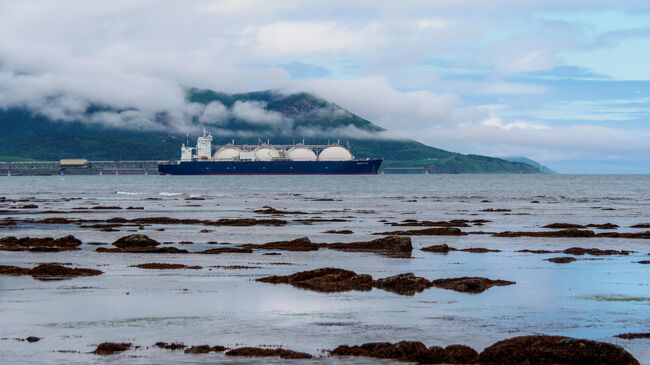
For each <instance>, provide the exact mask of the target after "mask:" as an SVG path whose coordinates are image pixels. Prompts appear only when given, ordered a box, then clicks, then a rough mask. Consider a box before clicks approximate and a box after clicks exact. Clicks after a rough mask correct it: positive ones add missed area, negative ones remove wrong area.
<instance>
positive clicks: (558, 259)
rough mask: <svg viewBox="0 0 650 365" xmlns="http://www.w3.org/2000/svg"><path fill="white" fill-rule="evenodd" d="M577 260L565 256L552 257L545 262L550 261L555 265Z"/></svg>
mask: <svg viewBox="0 0 650 365" xmlns="http://www.w3.org/2000/svg"><path fill="white" fill-rule="evenodd" d="M576 260H577V259H576V258H575V257H570V256H565V257H552V258H550V259H546V261H550V262H553V263H556V264H568V263H571V262H574V261H576Z"/></svg>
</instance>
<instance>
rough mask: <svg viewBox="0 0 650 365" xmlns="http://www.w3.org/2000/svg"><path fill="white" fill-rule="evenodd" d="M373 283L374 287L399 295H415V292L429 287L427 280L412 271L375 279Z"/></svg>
mask: <svg viewBox="0 0 650 365" xmlns="http://www.w3.org/2000/svg"><path fill="white" fill-rule="evenodd" d="M373 285H374V286H375V287H376V288H379V289H383V290H386V291H390V292H393V293H396V294H400V295H415V293H419V292H422V291H423V290H424V289H427V288H430V287H431V283H430V282H429V280H427V279H425V278H422V277H419V276H415V274H413V273H406V274H398V275H393V276H389V277H387V278H382V279H377V280H375V281H374V283H373Z"/></svg>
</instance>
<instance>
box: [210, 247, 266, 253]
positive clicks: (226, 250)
mask: <svg viewBox="0 0 650 365" xmlns="http://www.w3.org/2000/svg"><path fill="white" fill-rule="evenodd" d="M199 253H203V254H209V255H219V254H223V253H253V250H251V249H250V248H237V247H219V248H211V249H209V250H205V251H201V252H199Z"/></svg>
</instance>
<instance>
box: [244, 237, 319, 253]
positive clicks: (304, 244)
mask: <svg viewBox="0 0 650 365" xmlns="http://www.w3.org/2000/svg"><path fill="white" fill-rule="evenodd" d="M241 247H242V248H249V249H258V250H285V251H317V250H318V248H319V245H318V244H316V243H313V242H311V241H310V240H309V238H307V237H300V238H296V239H295V240H291V241H277V242H268V243H263V244H260V245H256V244H246V245H242V246H241Z"/></svg>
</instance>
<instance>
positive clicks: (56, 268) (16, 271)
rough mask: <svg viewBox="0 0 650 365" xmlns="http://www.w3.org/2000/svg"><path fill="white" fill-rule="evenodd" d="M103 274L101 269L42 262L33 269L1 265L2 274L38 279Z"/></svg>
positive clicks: (0, 273)
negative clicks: (29, 276)
mask: <svg viewBox="0 0 650 365" xmlns="http://www.w3.org/2000/svg"><path fill="white" fill-rule="evenodd" d="M101 274H102V272H101V271H99V270H94V269H79V268H70V267H65V266H63V265H59V264H40V265H37V266H35V267H33V268H31V269H28V268H25V267H18V266H5V265H0V275H13V276H19V275H31V276H32V277H33V278H34V279H37V280H65V279H71V278H73V277H77V276H96V275H101Z"/></svg>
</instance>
